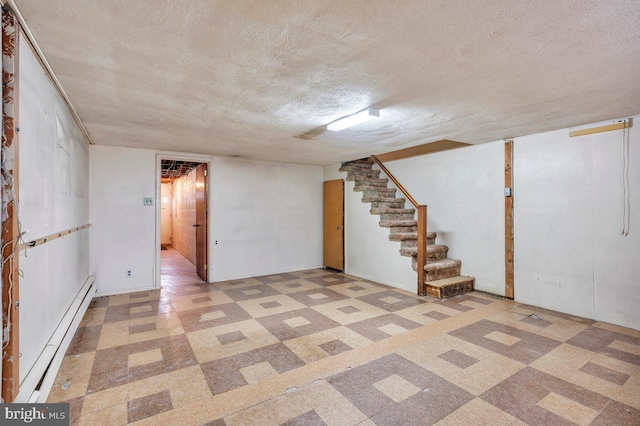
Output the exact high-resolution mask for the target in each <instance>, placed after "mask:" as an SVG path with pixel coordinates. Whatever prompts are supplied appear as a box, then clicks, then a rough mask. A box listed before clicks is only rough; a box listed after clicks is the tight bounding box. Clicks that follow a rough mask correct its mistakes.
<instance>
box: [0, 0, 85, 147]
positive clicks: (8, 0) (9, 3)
mask: <svg viewBox="0 0 640 426" xmlns="http://www.w3.org/2000/svg"><path fill="white" fill-rule="evenodd" d="M0 3H2V5H3V6H5V7H7V8H8V9H9V10H10V11H11V12H12V13H13V14H14V15H15V17H16V19H17V20H18V22H19V23H20V27H21V28H22V33H23V34H24V35H25V37H26V39H27V41H28V42H29V45H30V46H31V49H32V50H33V53H34V54H35V56H36V59H38V62H40V64H41V65H42V67H43V68H44V70H45V72H46V74H47V76H48V77H49V80H51V83H53V85H54V87H55V88H56V90H57V91H58V93H59V94H60V96H61V97H62V100H63V101H64V103H65V105H66V106H67V109H68V110H69V113H70V114H71V117H73V120H74V121H75V122H76V124H77V125H78V127H79V128H80V130H81V131H82V133H83V134H84V135H85V136H86V138H87V140H88V141H89V143H90V144H91V145H93V144H94V143H93V139H91V135H90V134H89V131H88V130H87V128H86V127H85V125H84V123H83V122H82V120H81V119H80V116H79V115H78V112H77V111H76V109H75V108H74V106H73V104H72V103H71V100H69V97H68V96H67V93H66V92H65V91H64V89H63V88H62V85H61V84H60V80H58V77H56V74H55V73H54V72H53V69H52V68H51V65H49V61H47V58H45V56H44V53H43V52H42V50H41V49H40V46H39V45H38V42H37V41H36V38H35V37H34V36H33V33H32V32H31V30H30V29H29V26H28V25H27V22H26V21H25V19H24V17H23V16H22V14H21V13H20V10H19V9H18V6H17V5H16V3H15V2H14V0H0Z"/></svg>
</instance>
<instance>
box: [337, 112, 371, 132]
mask: <svg viewBox="0 0 640 426" xmlns="http://www.w3.org/2000/svg"><path fill="white" fill-rule="evenodd" d="M378 117H380V111H379V110H377V109H373V108H367V109H363V110H362V111H360V112H356V113H355V114H351V115H347V116H346V117H342V118H339V119H337V120H336V121H333V122H331V123H329V124H327V130H331V131H332V132H339V131H340V130H343V129H346V128H347V127H351V126H355V125H356V124H360V123H364V122H365V121H369V120H371V119H372V118H378Z"/></svg>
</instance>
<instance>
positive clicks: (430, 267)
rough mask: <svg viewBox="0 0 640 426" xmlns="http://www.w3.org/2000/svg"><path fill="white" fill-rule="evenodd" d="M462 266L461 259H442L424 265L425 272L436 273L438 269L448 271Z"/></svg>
mask: <svg viewBox="0 0 640 426" xmlns="http://www.w3.org/2000/svg"><path fill="white" fill-rule="evenodd" d="M460 265H462V261H461V260H460V259H440V260H432V261H430V262H428V263H427V264H426V265H424V270H425V271H435V270H437V269H446V268H452V267H456V266H460Z"/></svg>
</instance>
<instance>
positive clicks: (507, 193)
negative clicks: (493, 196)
mask: <svg viewBox="0 0 640 426" xmlns="http://www.w3.org/2000/svg"><path fill="white" fill-rule="evenodd" d="M504 196H505V197H511V188H505V189H504Z"/></svg>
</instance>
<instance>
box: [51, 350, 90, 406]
mask: <svg viewBox="0 0 640 426" xmlns="http://www.w3.org/2000/svg"><path fill="white" fill-rule="evenodd" d="M95 355H96V354H95V352H87V353H84V354H80V355H70V356H66V357H64V358H63V359H62V364H61V365H60V370H58V374H57V376H56V379H55V382H54V384H53V387H52V388H51V392H50V393H49V397H48V399H47V401H48V402H60V401H68V400H70V399H73V398H77V397H79V396H82V395H84V394H85V393H86V392H87V387H88V386H89V377H90V376H91V368H92V366H93V360H94V359H95Z"/></svg>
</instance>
